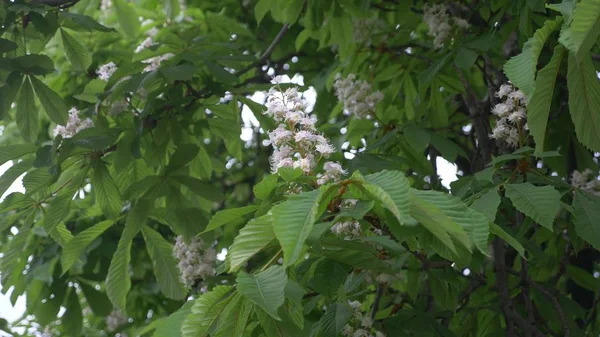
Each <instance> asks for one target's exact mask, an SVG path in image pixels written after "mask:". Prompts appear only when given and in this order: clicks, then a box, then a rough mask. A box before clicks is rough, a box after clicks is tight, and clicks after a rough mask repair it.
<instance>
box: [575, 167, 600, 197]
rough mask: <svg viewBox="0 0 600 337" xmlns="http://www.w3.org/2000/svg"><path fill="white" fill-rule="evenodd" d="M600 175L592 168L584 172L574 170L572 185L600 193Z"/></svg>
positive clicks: (593, 192)
mask: <svg viewBox="0 0 600 337" xmlns="http://www.w3.org/2000/svg"><path fill="white" fill-rule="evenodd" d="M598 179H600V177H599V176H598V173H594V172H593V171H592V170H590V169H585V170H584V171H583V172H580V171H577V170H575V171H573V173H572V174H571V185H572V186H573V187H575V188H579V189H581V190H584V191H586V192H590V193H592V194H596V195H600V180H598Z"/></svg>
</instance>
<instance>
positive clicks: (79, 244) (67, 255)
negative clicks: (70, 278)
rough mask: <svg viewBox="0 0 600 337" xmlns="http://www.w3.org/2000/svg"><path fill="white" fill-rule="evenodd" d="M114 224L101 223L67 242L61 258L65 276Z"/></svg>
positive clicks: (110, 222) (106, 221)
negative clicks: (86, 250) (93, 242)
mask: <svg viewBox="0 0 600 337" xmlns="http://www.w3.org/2000/svg"><path fill="white" fill-rule="evenodd" d="M113 224H114V221H113V220H104V221H101V222H99V223H97V224H95V225H94V226H92V227H90V228H88V229H86V230H84V231H83V232H81V233H79V234H77V236H75V237H74V238H73V239H71V240H70V241H69V242H67V244H66V245H65V246H64V247H63V252H62V254H61V256H60V257H61V263H62V270H63V274H64V273H66V272H67V271H68V270H69V269H71V266H73V264H74V263H75V262H77V259H79V257H80V256H81V254H83V252H84V251H85V249H86V248H87V247H88V246H89V245H90V243H92V241H94V240H95V239H96V238H97V237H99V236H100V235H102V233H104V232H105V231H106V230H107V229H109V228H110V227H111V226H112V225H113Z"/></svg>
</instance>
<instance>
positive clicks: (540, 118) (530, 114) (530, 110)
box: [527, 45, 566, 155]
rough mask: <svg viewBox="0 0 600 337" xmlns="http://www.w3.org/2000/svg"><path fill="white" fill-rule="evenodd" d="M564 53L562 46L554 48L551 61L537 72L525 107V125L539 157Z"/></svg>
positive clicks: (542, 148)
mask: <svg viewBox="0 0 600 337" xmlns="http://www.w3.org/2000/svg"><path fill="white" fill-rule="evenodd" d="M565 52H566V49H565V48H564V47H563V46H562V45H557V46H556V48H554V54H553V55H552V59H550V62H548V64H547V65H546V66H545V67H544V68H542V69H541V70H540V71H539V72H538V76H537V79H536V81H535V83H536V85H535V90H534V92H533V95H532V96H531V99H530V100H529V104H528V105H527V125H528V126H529V130H530V131H529V132H530V133H531V135H532V136H533V139H534V140H535V154H536V155H540V154H542V152H543V151H544V141H545V139H546V125H547V124H548V115H549V114H550V106H551V105H552V96H553V93H554V86H555V84H556V76H557V75H558V71H559V69H560V64H561V62H562V59H563V56H564V55H565Z"/></svg>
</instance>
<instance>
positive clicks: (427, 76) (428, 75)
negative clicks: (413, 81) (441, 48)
mask: <svg viewBox="0 0 600 337" xmlns="http://www.w3.org/2000/svg"><path fill="white" fill-rule="evenodd" d="M450 57H452V53H446V55H444V56H443V57H441V58H438V59H437V60H436V61H435V62H434V63H433V64H432V65H430V66H429V68H427V69H426V70H424V71H423V72H421V73H420V74H419V76H418V80H419V88H426V87H427V86H428V85H429V83H431V81H433V79H434V78H435V77H436V76H437V74H438V73H439V72H440V71H441V70H442V69H443V68H444V66H446V63H448V60H450Z"/></svg>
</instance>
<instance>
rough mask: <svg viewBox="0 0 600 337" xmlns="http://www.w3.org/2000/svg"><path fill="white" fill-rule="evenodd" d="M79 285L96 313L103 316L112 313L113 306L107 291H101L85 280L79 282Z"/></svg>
mask: <svg viewBox="0 0 600 337" xmlns="http://www.w3.org/2000/svg"><path fill="white" fill-rule="evenodd" d="M79 287H81V291H82V292H83V295H84V296H85V299H86V302H87V304H88V305H89V306H90V309H92V312H93V313H94V314H95V315H97V316H101V317H102V316H108V315H109V314H110V312H111V311H112V310H113V306H112V303H110V300H109V299H108V297H107V296H106V294H105V293H102V292H99V291H98V290H96V289H94V288H93V287H91V286H89V285H87V284H86V283H84V282H79Z"/></svg>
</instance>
